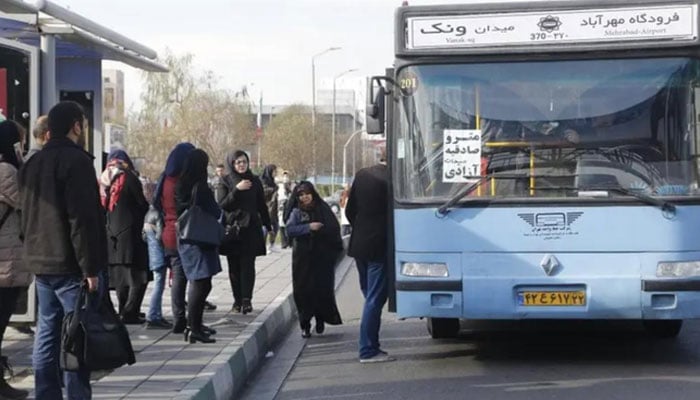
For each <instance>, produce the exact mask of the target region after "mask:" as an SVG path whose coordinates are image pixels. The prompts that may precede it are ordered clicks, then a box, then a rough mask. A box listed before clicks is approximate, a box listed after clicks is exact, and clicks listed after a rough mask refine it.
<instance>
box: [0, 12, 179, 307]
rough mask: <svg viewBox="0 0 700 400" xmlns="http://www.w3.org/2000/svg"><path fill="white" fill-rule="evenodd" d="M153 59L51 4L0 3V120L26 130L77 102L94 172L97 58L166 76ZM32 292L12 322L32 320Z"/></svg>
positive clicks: (98, 158)
mask: <svg viewBox="0 0 700 400" xmlns="http://www.w3.org/2000/svg"><path fill="white" fill-rule="evenodd" d="M157 57H158V55H157V53H156V52H155V51H154V50H152V49H150V48H148V47H147V46H144V45H142V44H140V43H138V42H136V41H134V40H132V39H129V38H127V37H125V36H123V35H121V34H119V33H118V32H115V31H113V30H111V29H109V28H106V27H104V26H102V25H100V24H98V23H96V22H94V21H92V20H90V19H88V18H85V17H83V16H81V15H79V14H77V13H75V12H73V11H71V10H68V9H66V8H64V7H62V6H59V5H57V4H55V3H53V2H51V1H48V0H46V1H44V0H42V1H37V2H35V3H25V2H23V1H21V0H0V114H1V115H0V119H12V120H15V121H17V122H19V123H20V124H21V125H23V126H24V127H25V128H27V129H28V130H31V129H32V128H33V126H34V122H35V121H36V119H37V117H38V116H40V115H42V114H46V113H48V111H49V109H50V108H51V107H52V106H53V105H54V104H56V103H57V102H58V101H61V100H73V101H76V102H78V103H79V104H81V105H82V106H83V107H84V109H85V111H86V114H87V118H88V124H89V129H88V135H87V141H86V147H87V148H86V150H87V151H88V152H90V153H91V154H93V155H94V156H95V168H96V169H97V170H100V169H101V168H102V159H103V153H102V149H103V140H104V129H103V122H102V101H103V100H102V60H112V61H120V62H122V63H124V64H127V65H130V66H132V67H135V68H139V69H141V70H144V71H151V72H167V71H168V69H167V67H165V66H164V65H162V64H160V63H159V62H158V61H157ZM28 136H29V138H30V140H33V137H31V135H28ZM33 289H34V288H33V287H32V288H30V291H29V295H28V296H27V301H26V302H24V304H23V307H22V308H23V310H18V311H19V314H18V315H15V316H14V317H13V321H34V319H35V313H34V309H35V307H34V301H33V300H34V295H33Z"/></svg>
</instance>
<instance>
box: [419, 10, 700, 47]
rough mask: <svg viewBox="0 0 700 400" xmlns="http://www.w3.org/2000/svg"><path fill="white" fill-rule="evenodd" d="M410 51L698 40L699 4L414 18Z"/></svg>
mask: <svg viewBox="0 0 700 400" xmlns="http://www.w3.org/2000/svg"><path fill="white" fill-rule="evenodd" d="M406 22H407V29H408V35H407V36H408V37H407V42H406V48H407V49H408V50H422V49H460V48H476V47H486V46H505V47H522V46H531V45H543V44H544V45H546V44H565V43H578V44H591V43H605V42H612V41H656V40H683V41H694V40H696V39H697V31H698V28H697V24H698V22H697V6H696V5H691V4H687V5H677V6H664V7H661V6H659V7H645V8H643V9H642V8H639V7H635V8H608V9H590V10H564V11H542V12H528V13H503V14H475V15H464V16H460V15H455V16H429V17H409V18H407V20H406Z"/></svg>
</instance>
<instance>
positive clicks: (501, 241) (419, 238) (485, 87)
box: [366, 0, 700, 338]
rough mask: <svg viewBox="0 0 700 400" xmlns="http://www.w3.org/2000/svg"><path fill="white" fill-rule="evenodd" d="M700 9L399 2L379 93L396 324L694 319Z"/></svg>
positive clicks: (376, 109) (673, 328) (671, 331)
mask: <svg viewBox="0 0 700 400" xmlns="http://www.w3.org/2000/svg"><path fill="white" fill-rule="evenodd" d="M698 5H699V4H698V1H697V0H675V1H667V0H634V1H627V0H605V1H602V0H598V1H593V0H578V1H557V2H511V3H503V2H495V1H494V2H492V3H480V4H464V5H444V6H409V5H406V4H404V6H402V7H400V8H398V9H397V11H396V15H395V24H396V25H395V56H396V58H395V62H394V65H393V68H390V69H388V70H387V71H386V75H385V76H374V77H371V78H370V85H369V88H368V89H369V90H368V101H369V104H368V109H367V121H366V122H367V123H366V128H367V131H368V133H370V134H381V133H384V134H386V141H387V153H388V165H389V171H390V176H391V180H390V191H391V196H390V209H391V213H390V227H389V236H390V249H391V251H390V254H389V258H390V260H389V264H390V265H392V266H393V268H389V275H390V282H391V284H390V285H391V290H390V293H391V295H390V309H391V310H392V311H395V312H396V313H397V316H398V317H399V318H401V319H403V318H416V317H417V318H427V323H428V324H427V325H428V331H429V333H430V335H431V336H432V337H433V338H444V337H452V336H455V335H457V334H458V332H459V329H460V320H463V319H470V320H627V321H633V320H636V321H640V322H641V325H643V327H644V329H645V330H647V331H648V332H649V333H650V334H652V335H654V336H656V337H675V336H677V335H678V333H679V332H680V330H681V328H682V325H683V320H686V319H693V318H698V317H700V238H699V237H698V235H697V232H698V230H700V187H699V181H700V164H699V161H698V160H699V159H700V126H699V125H698V118H700V42H699V41H698V40H699V39H698V23H699V22H698Z"/></svg>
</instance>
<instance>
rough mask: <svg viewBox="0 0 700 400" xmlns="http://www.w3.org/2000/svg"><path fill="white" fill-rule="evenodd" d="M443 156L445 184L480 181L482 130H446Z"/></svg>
mask: <svg viewBox="0 0 700 400" xmlns="http://www.w3.org/2000/svg"><path fill="white" fill-rule="evenodd" d="M443 135H444V142H443V146H442V149H443V155H442V181H443V182H472V181H474V180H476V179H479V172H480V169H481V168H480V167H481V130H479V129H445V130H444V133H443Z"/></svg>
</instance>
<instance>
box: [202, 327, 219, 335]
mask: <svg viewBox="0 0 700 400" xmlns="http://www.w3.org/2000/svg"><path fill="white" fill-rule="evenodd" d="M202 332H204V334H205V335H208V336H211V335H216V329H214V328H210V327H208V326H206V325H202Z"/></svg>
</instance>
